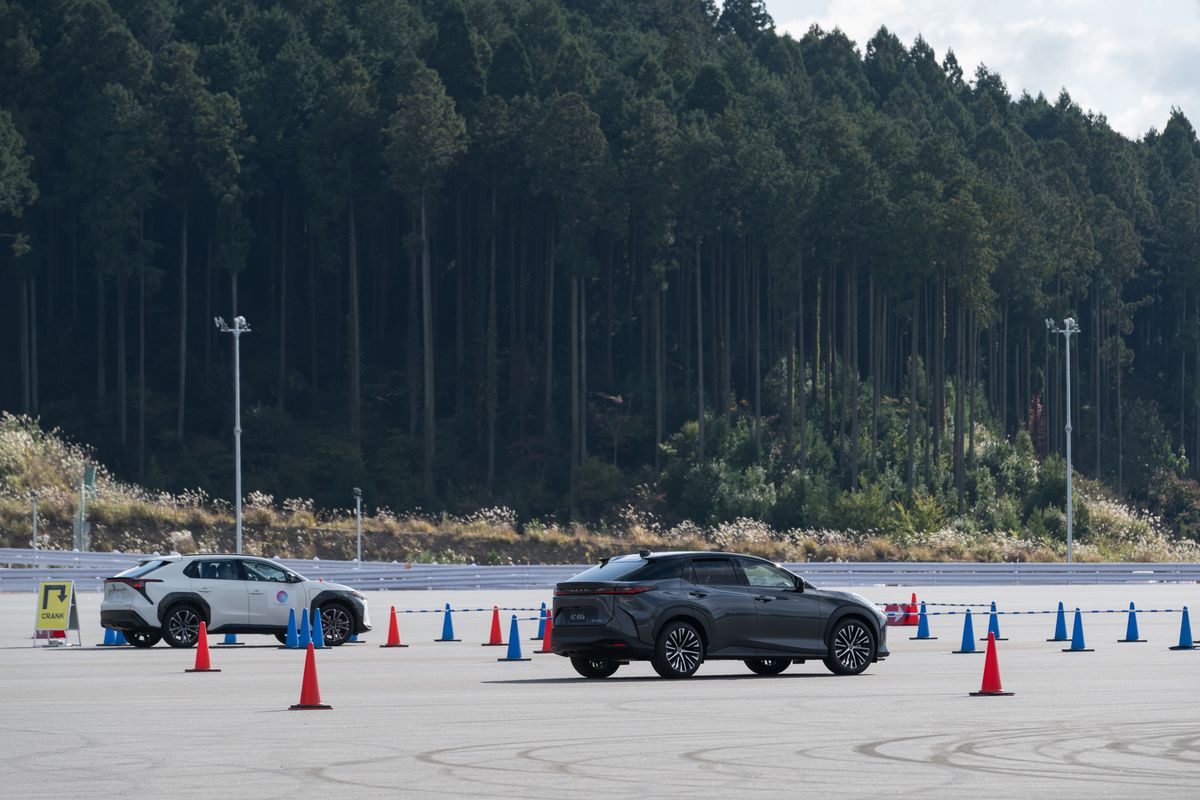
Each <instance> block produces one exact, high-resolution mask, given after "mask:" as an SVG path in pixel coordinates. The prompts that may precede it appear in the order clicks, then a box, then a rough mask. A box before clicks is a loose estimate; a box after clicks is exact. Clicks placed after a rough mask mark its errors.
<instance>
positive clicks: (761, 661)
mask: <svg viewBox="0 0 1200 800" xmlns="http://www.w3.org/2000/svg"><path fill="white" fill-rule="evenodd" d="M791 663H792V660H791V659H790V658H748V659H746V666H747V667H749V668H750V671H751V672H753V673H754V674H756V675H778V674H779V673H781V672H783V671H784V670H785V669H787V668H788V666H790V665H791Z"/></svg>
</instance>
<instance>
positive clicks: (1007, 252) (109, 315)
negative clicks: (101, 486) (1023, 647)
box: [0, 0, 1200, 552]
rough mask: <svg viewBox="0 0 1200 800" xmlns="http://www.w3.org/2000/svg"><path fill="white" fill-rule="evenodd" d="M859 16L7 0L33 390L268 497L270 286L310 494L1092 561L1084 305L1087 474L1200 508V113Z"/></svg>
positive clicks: (130, 467) (706, 2) (291, 453)
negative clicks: (859, 22)
mask: <svg viewBox="0 0 1200 800" xmlns="http://www.w3.org/2000/svg"><path fill="white" fill-rule="evenodd" d="M860 44H861V46H860V45H859V44H856V43H855V42H853V41H851V40H850V39H849V38H848V37H847V36H846V35H845V34H844V33H843V32H841V31H839V30H833V31H824V30H822V29H820V28H818V27H815V26H814V27H813V28H811V29H810V30H809V31H808V32H807V33H806V34H805V35H803V36H802V37H801V38H800V39H798V40H797V39H794V38H792V37H791V36H789V35H786V34H780V33H777V32H776V31H775V29H774V23H773V21H772V19H771V17H770V15H769V13H768V11H767V5H766V3H764V2H762V0H728V1H727V2H724V3H722V4H721V8H720V10H719V11H718V7H717V4H716V3H715V2H712V0H655V2H632V0H594V1H593V2H584V1H583V0H504V1H503V2H501V0H445V2H430V1H429V0H422V2H391V1H390V0H356V2H347V3H337V2H325V1H322V2H314V1H299V2H287V3H246V2H214V3H180V2H175V0H161V1H160V2H135V1H134V0H119V1H118V0H88V1H87V2H75V3H63V2H35V3H13V2H0V75H2V76H3V78H4V79H3V80H0V239H3V240H4V242H3V244H4V247H3V248H2V250H0V252H3V253H4V256H3V257H0V317H3V318H4V319H11V320H13V321H14V323H15V325H14V326H13V333H14V334H16V335H10V336H8V337H7V338H4V339H3V341H2V342H0V345H2V346H0V374H4V375H5V376H6V377H7V378H9V380H6V381H3V382H0V405H2V406H3V407H4V408H6V409H7V408H12V409H20V410H21V411H23V412H27V413H29V414H31V415H36V414H38V413H41V414H43V415H44V417H45V418H46V419H47V420H48V422H49V423H50V424H58V425H62V426H64V427H65V428H67V429H69V430H70V431H72V433H73V434H74V435H78V436H81V437H82V436H86V437H87V438H88V440H89V441H94V442H95V443H96V446H97V447H98V449H99V450H100V452H101V453H102V454H103V455H104V456H105V457H106V458H107V459H109V460H110V461H111V462H112V463H113V464H115V465H116V469H118V470H119V471H120V472H121V473H122V474H124V475H133V474H135V473H136V474H137V475H138V477H139V479H143V480H145V481H146V482H148V483H151V484H153V485H154V487H155V488H173V489H178V488H180V487H182V486H184V485H205V486H225V485H227V483H228V472H229V465H228V462H229V457H230V454H229V440H230V438H231V437H230V436H229V430H228V429H229V426H230V416H231V415H230V413H229V411H230V409H229V401H228V394H229V393H228V375H229V367H230V364H229V363H228V362H229V358H228V348H227V347H225V346H224V345H226V344H228V342H227V341H225V340H218V339H216V338H215V337H216V334H215V333H214V332H213V331H212V329H211V327H210V326H209V325H208V322H209V320H208V319H207V317H209V316H211V315H215V314H223V315H225V316H227V317H228V316H230V315H232V314H234V313H236V314H245V315H246V316H247V317H248V318H249V319H250V320H251V322H252V325H253V330H254V334H253V336H250V337H248V339H247V340H246V342H245V344H246V347H245V348H244V349H243V350H242V358H243V359H244V361H243V364H242V367H243V368H242V375H243V378H244V386H243V388H244V392H245V394H244V404H245V409H244V412H245V418H246V419H245V423H246V424H245V428H246V440H247V441H246V444H247V448H246V449H247V453H246V462H247V464H246V468H247V479H248V484H250V485H252V486H253V487H254V488H256V489H261V490H263V491H267V492H272V493H274V494H276V495H278V496H285V495H288V494H303V495H305V496H307V497H311V498H313V499H315V500H317V501H318V502H321V503H330V504H336V503H338V502H341V500H340V498H344V495H345V486H344V485H343V484H349V483H352V482H353V483H357V484H360V485H363V486H364V488H369V489H370V491H371V493H372V495H378V499H379V500H380V502H381V503H384V504H391V505H394V506H405V507H407V506H414V505H417V504H421V503H424V504H430V507H431V508H432V507H434V504H436V506H437V507H439V509H440V507H445V508H447V509H448V510H453V511H462V510H469V509H470V508H472V507H476V506H478V505H480V504H481V503H484V502H493V501H496V502H501V501H502V502H504V503H506V504H508V505H509V506H511V507H513V508H515V509H517V510H518V512H519V513H520V514H521V515H523V516H525V517H530V516H535V517H540V518H544V519H558V520H560V521H562V518H563V517H564V516H565V515H567V514H569V512H570V511H571V510H572V509H573V510H574V511H575V513H576V514H578V515H580V516H581V517H583V518H589V519H596V520H599V521H601V522H607V519H605V518H606V517H608V516H609V515H611V514H612V513H613V509H623V508H629V507H636V508H637V509H638V510H639V513H643V512H644V513H646V514H655V515H658V517H659V519H661V521H662V522H663V524H664V525H669V526H679V527H680V528H681V529H682V530H684V531H685V533H681V534H680V536H681V537H682V536H695V535H696V534H695V531H693V530H692V528H691V527H689V525H694V524H696V523H703V524H709V525H713V524H721V523H725V522H730V521H733V520H737V519H739V518H753V519H754V520H757V522H754V523H753V524H750V523H743V522H736V523H735V524H734V525H733V526H732V527H731V528H729V530H731V531H734V532H735V533H737V532H739V531H740V532H741V533H737V536H741V535H742V533H745V532H749V533H746V536H749V537H750V539H753V538H754V537H755V536H758V535H759V533H761V530H760V527H761V526H759V523H760V522H762V521H766V520H769V521H770V522H771V523H772V524H773V525H775V526H776V527H777V528H779V529H781V530H782V529H793V528H795V529H801V528H805V527H809V526H817V527H827V528H836V529H839V530H841V529H853V530H856V531H860V532H861V535H862V536H863V537H868V538H869V537H871V536H874V535H875V533H870V532H877V533H879V535H881V536H887V537H891V538H892V539H894V540H897V541H899V540H903V541H904V542H906V546H911V547H914V548H917V547H920V546H922V545H921V544H920V542H921V541H923V539H922V537H929V536H932V535H935V534H936V535H941V534H942V533H944V532H947V531H949V532H951V533H954V534H955V535H959V534H961V535H962V536H964V537H968V536H969V537H976V538H978V537H984V536H988V535H991V534H993V533H997V532H1001V533H997V535H1004V536H1009V533H1008V532H1011V531H1021V529H1022V528H1023V527H1024V526H1028V528H1029V529H1030V531H1032V532H1033V533H1034V535H1035V538H1036V537H1044V541H1045V542H1046V546H1047V547H1050V546H1051V545H1053V546H1054V547H1057V545H1058V539H1057V538H1056V537H1059V536H1060V535H1061V530H1062V525H1061V521H1060V520H1059V517H1058V516H1056V515H1057V514H1059V513H1060V512H1059V511H1057V509H1060V508H1061V505H1062V503H1063V502H1064V498H1063V487H1062V479H1061V474H1062V464H1061V461H1060V460H1058V459H1057V457H1050V458H1046V456H1047V455H1048V454H1049V453H1050V452H1053V451H1059V450H1061V449H1062V447H1061V445H1062V434H1061V433H1060V431H1061V430H1062V427H1063V420H1062V413H1063V412H1062V408H1063V405H1064V402H1063V401H1064V397H1063V388H1064V387H1063V386H1062V385H1061V383H1062V362H1061V360H1060V359H1061V357H1062V351H1061V346H1062V342H1061V341H1060V340H1059V337H1053V336H1048V335H1046V334H1044V333H1043V331H1044V327H1043V322H1042V320H1043V319H1044V318H1045V317H1047V316H1055V317H1058V316H1062V315H1065V314H1071V315H1072V316H1073V317H1074V318H1075V319H1076V320H1078V321H1079V322H1080V324H1081V327H1082V331H1081V335H1080V336H1079V337H1078V339H1076V340H1075V344H1074V347H1075V348H1077V349H1076V350H1075V351H1074V353H1073V355H1074V357H1075V358H1076V359H1077V360H1076V361H1074V362H1073V366H1074V373H1075V375H1074V376H1073V377H1077V378H1078V383H1077V384H1076V385H1075V386H1074V391H1075V392H1076V393H1077V395H1076V398H1077V399H1078V400H1079V402H1078V403H1077V406H1078V407H1077V408H1076V409H1075V410H1074V413H1075V414H1076V417H1077V418H1073V419H1072V422H1073V423H1075V433H1074V435H1075V437H1076V444H1078V445H1079V449H1078V452H1079V457H1078V459H1077V461H1076V464H1075V467H1076V469H1077V471H1078V472H1079V473H1080V475H1081V477H1083V476H1091V477H1092V478H1094V479H1095V480H1099V481H1105V482H1106V484H1107V487H1104V486H1101V487H1099V489H1098V490H1097V494H1099V493H1102V492H1103V491H1105V490H1107V489H1112V490H1115V491H1116V493H1117V494H1120V495H1125V494H1127V495H1128V496H1130V497H1133V498H1136V499H1138V500H1142V501H1147V502H1149V503H1150V504H1151V505H1153V506H1155V507H1156V509H1157V510H1159V511H1160V513H1162V514H1163V515H1164V524H1165V525H1169V526H1173V527H1174V528H1175V529H1176V530H1177V531H1179V532H1180V533H1182V534H1185V535H1189V536H1191V535H1194V532H1195V530H1196V529H1197V527H1200V523H1196V522H1195V520H1193V516H1196V513H1195V511H1194V509H1193V506H1194V505H1196V504H1195V503H1194V502H1193V500H1194V498H1193V497H1192V494H1193V490H1192V487H1191V485H1190V484H1189V483H1188V481H1189V480H1191V479H1194V478H1196V477H1200V463H1194V460H1193V462H1189V461H1188V460H1187V459H1186V458H1185V457H1184V456H1185V454H1186V453H1187V452H1188V450H1189V449H1194V448H1195V447H1196V446H1197V439H1196V438H1194V437H1195V435H1196V430H1195V429H1196V425H1195V423H1196V413H1195V409H1196V405H1195V404H1196V402H1197V399H1196V391H1197V389H1196V385H1197V384H1196V381H1197V370H1196V369H1194V365H1195V363H1196V361H1195V359H1196V357H1197V353H1198V352H1200V328H1198V326H1197V317H1196V310H1197V309H1198V308H1200V280H1197V277H1196V270H1195V254H1196V253H1197V252H1198V251H1200V143H1198V142H1197V138H1196V131H1195V129H1194V127H1193V126H1192V124H1191V123H1190V121H1189V120H1188V119H1187V118H1186V116H1185V115H1184V114H1183V112H1182V111H1179V110H1174V111H1172V113H1171V115H1170V118H1169V119H1168V120H1167V121H1166V124H1165V126H1164V127H1163V128H1162V129H1161V131H1158V130H1155V131H1151V132H1149V133H1148V134H1147V135H1145V136H1144V137H1141V138H1138V139H1129V138H1126V137H1124V136H1122V135H1120V134H1119V133H1117V132H1115V131H1113V130H1112V129H1111V127H1110V126H1109V125H1108V124H1107V122H1106V120H1105V118H1104V116H1103V115H1102V114H1101V113H1099V112H1097V113H1094V114H1093V113H1087V112H1085V111H1084V110H1083V109H1081V108H1080V107H1079V106H1078V105H1077V104H1076V103H1074V102H1073V101H1072V99H1071V97H1070V95H1069V94H1067V93H1066V92H1065V91H1064V92H1063V93H1062V94H1061V95H1059V96H1058V97H1057V98H1046V97H1043V96H1040V95H1039V96H1036V97H1033V96H1028V95H1025V96H1021V97H1019V98H1017V99H1015V100H1014V98H1013V97H1012V95H1011V94H1010V93H1009V92H1008V90H1007V89H1006V87H1005V83H1004V79H1003V77H1002V76H1000V75H998V74H996V73H993V72H990V71H989V70H987V69H986V68H985V67H980V68H979V69H978V70H977V71H976V73H975V75H974V77H973V79H968V78H966V77H964V74H963V70H962V67H961V66H960V65H959V63H958V62H957V60H956V59H955V58H954V56H953V54H952V53H944V54H943V55H942V56H941V57H940V59H939V56H938V54H937V53H936V52H935V50H934V47H933V44H932V43H930V42H926V41H925V40H923V39H921V38H918V39H917V40H916V41H914V42H911V43H906V42H903V41H901V40H900V39H899V38H898V37H896V36H895V35H894V34H892V33H891V32H890V31H888V30H887V29H886V28H881V29H880V30H879V31H878V32H877V33H876V34H875V35H874V36H873V37H872V38H871V39H870V40H869V41H867V42H864V43H860ZM10 242H11V247H10V246H9V243H10ZM9 253H11V257H10V256H9ZM566 278H569V280H566ZM143 287H144V294H143V291H142V290H143ZM218 342H220V344H219V345H218ZM81 343H82V344H81ZM910 360H911V361H912V365H911V366H912V368H913V369H914V370H915V371H914V373H913V374H915V375H916V389H915V396H914V397H913V398H912V400H911V403H912V407H911V416H910V399H909V391H910V390H909V383H908V379H909V377H910V376H909V368H910V367H909V361H910ZM789 380H790V384H789ZM964 381H968V382H970V387H969V388H968V386H967V385H966V384H965V383H964ZM348 401H349V402H348ZM539 401H540V402H539ZM347 407H349V408H350V409H352V412H351V415H350V416H351V420H352V421H351V422H350V424H349V426H348V427H349V428H350V429H351V435H350V436H347V435H346V430H345V428H346V427H347V424H346V421H344V420H343V419H342V417H343V416H344V414H343V413H342V410H343V409H345V408H347ZM185 409H186V410H187V413H186V415H185V413H184V410H185ZM960 410H961V412H962V414H959V411H960ZM963 416H965V417H966V418H963ZM910 418H911V420H912V427H911V429H910ZM700 420H703V421H704V433H705V436H704V440H703V442H701V440H700V430H699V427H700V426H699V424H698V423H699V422H700ZM968 420H969V423H968ZM568 421H569V423H570V424H568ZM967 424H970V425H972V426H973V429H972V430H971V431H970V432H965V431H964V430H962V429H963V427H964V426H965V425H967ZM955 426H957V427H958V428H959V430H957V431H955V430H954V428H955ZM1025 429H1028V430H1030V431H1032V432H1033V433H1034V435H1033V436H1032V437H1030V436H1029V435H1028V434H1027V433H1026V430H1025ZM143 430H144V434H143V433H142V431H143ZM672 431H675V433H674V434H672V433H671V432H672ZM663 437H665V438H666V439H667V441H666V442H665V443H663V442H660V440H661V439H662V438H663ZM910 440H911V443H912V453H911V455H910V453H909V443H910ZM967 441H970V442H971V444H970V445H968V444H967V443H966V442H967ZM701 452H703V453H704V455H705V458H703V459H701V458H700V453H701ZM573 453H576V454H582V455H581V456H580V457H579V458H578V460H577V462H575V464H576V466H575V470H574V471H575V472H576V473H577V474H576V477H577V478H578V480H577V481H576V484H577V485H576V486H575V487H574V488H575V491H574V492H572V491H571V485H570V483H571V482H570V477H569V476H570V475H571V473H572V470H571V469H569V465H570V463H572V462H571V456H570V455H569V454H573ZM589 453H590V456H589V455H588V454H589ZM1039 459H1045V460H1044V461H1043V462H1042V464H1041V466H1040V467H1039V465H1038V461H1039ZM418 475H420V477H419V478H418V477H417V476H418ZM910 476H911V478H910ZM634 487H637V488H634ZM222 493H226V492H222ZM1097 502H1098V501H1097ZM959 509H962V513H961V514H957V513H956V512H957V511H958V510H959ZM263 513H266V512H263ZM1087 514H1088V512H1087V511H1086V510H1085V511H1081V512H1080V526H1081V531H1085V530H1086V528H1087V524H1088V523H1087V519H1086V518H1087ZM1118 517H1120V515H1119V514H1116V515H1113V514H1110V515H1109V518H1111V519H1116V518H1118ZM1111 519H1110V520H1109V521H1111ZM689 520H690V522H689ZM639 524H640V523H639ZM1113 524H1114V525H1116V527H1117V528H1120V527H1121V525H1123V524H1124V523H1120V524H1118V523H1113ZM756 526H758V527H756ZM642 527H643V528H644V529H646V530H650V529H653V525H649V524H647V525H643V526H642ZM1110 527H1111V526H1110ZM1134 527H1136V526H1126V527H1125V528H1122V530H1125V529H1128V530H1132V529H1133V528H1134ZM735 529H736V530H735ZM727 533H728V531H727ZM764 535H765V534H764ZM1121 535H1124V534H1121ZM729 536H732V537H734V538H732V539H730V541H737V542H741V541H747V542H748V541H750V539H738V538H737V536H735V535H734V533H729ZM760 538H761V537H760ZM1118 538H1119V537H1118ZM1113 539H1114V536H1113V535H1109V534H1108V533H1105V534H1103V535H1098V536H1097V537H1096V540H1097V542H1100V541H1101V540H1103V541H1105V542H1109V541H1110V540H1113ZM1097 546H1099V545H1097ZM1104 546H1105V547H1107V546H1109V545H1108V544H1105V545H1104ZM962 552H968V549H965V548H964V549H963V551H962ZM972 552H973V551H972ZM1006 552H1007V551H1006ZM1097 552H1099V551H1097Z"/></svg>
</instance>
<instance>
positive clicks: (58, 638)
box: [33, 581, 83, 647]
mask: <svg viewBox="0 0 1200 800" xmlns="http://www.w3.org/2000/svg"><path fill="white" fill-rule="evenodd" d="M70 631H75V644H76V645H77V646H79V647H82V646H83V639H82V635H81V634H80V632H79V607H78V606H77V605H76V603H75V582H74V581H41V582H40V583H38V588H37V616H36V617H35V618H34V623H33V646H34V647H37V644H38V641H39V640H42V641H45V643H46V646H51V647H69V646H70V644H71V642H70V640H69V639H68V638H67V637H68V635H69V633H70Z"/></svg>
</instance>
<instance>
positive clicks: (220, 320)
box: [213, 317, 250, 554]
mask: <svg viewBox="0 0 1200 800" xmlns="http://www.w3.org/2000/svg"><path fill="white" fill-rule="evenodd" d="M213 322H214V323H215V324H216V326H217V330H219V331H221V332H222V333H232V334H233V464H234V466H233V474H234V479H233V481H234V482H233V485H234V492H235V493H236V495H237V506H236V508H237V512H236V513H237V552H238V553H239V554H240V553H241V552H242V366H241V338H242V334H243V333H249V332H250V326H249V325H247V324H246V318H245V317H234V318H233V327H232V328H231V327H229V326H228V325H226V324H225V319H224V317H214V318H213Z"/></svg>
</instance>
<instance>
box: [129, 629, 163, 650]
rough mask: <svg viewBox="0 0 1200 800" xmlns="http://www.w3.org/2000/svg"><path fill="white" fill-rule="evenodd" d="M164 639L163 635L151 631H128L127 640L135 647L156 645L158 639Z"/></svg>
mask: <svg viewBox="0 0 1200 800" xmlns="http://www.w3.org/2000/svg"><path fill="white" fill-rule="evenodd" d="M160 639H162V635H161V634H158V633H152V632H150V631H126V632H125V641H127V642H129V643H130V644H131V645H133V646H134V647H154V645H156V644H158V641H159V640H160Z"/></svg>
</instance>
